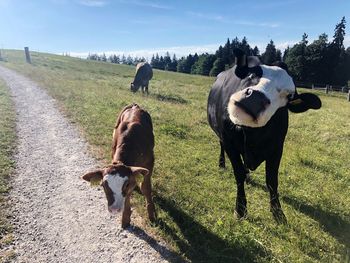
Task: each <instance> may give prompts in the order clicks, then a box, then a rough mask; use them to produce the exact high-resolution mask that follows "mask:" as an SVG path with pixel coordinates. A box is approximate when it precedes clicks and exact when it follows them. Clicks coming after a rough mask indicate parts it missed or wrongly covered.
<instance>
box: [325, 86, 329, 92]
mask: <svg viewBox="0 0 350 263" xmlns="http://www.w3.org/2000/svg"><path fill="white" fill-rule="evenodd" d="M328 89H329V86H328V85H326V94H328Z"/></svg>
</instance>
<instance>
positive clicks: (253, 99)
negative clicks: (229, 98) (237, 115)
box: [235, 88, 271, 119]
mask: <svg viewBox="0 0 350 263" xmlns="http://www.w3.org/2000/svg"><path fill="white" fill-rule="evenodd" d="M270 104H271V101H270V100H269V99H268V98H267V97H266V96H265V94H264V93H262V92H260V91H257V90H253V89H250V88H247V89H245V91H244V93H243V95H242V97H241V99H240V100H239V101H235V105H236V106H237V107H239V108H241V109H242V110H244V111H245V112H246V113H247V114H249V115H250V116H251V117H252V118H253V119H257V118H258V117H259V115H260V113H261V112H263V111H264V110H265V109H266V108H267V106H268V105H270Z"/></svg>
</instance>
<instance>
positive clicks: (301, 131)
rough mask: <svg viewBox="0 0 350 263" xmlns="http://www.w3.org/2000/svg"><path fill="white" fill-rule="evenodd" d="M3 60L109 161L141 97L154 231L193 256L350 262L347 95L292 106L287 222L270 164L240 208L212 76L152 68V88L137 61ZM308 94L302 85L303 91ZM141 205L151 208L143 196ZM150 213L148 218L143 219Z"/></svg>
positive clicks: (10, 55)
mask: <svg viewBox="0 0 350 263" xmlns="http://www.w3.org/2000/svg"><path fill="white" fill-rule="evenodd" d="M3 54H4V55H5V57H6V59H7V62H1V65H4V66H6V67H9V68H12V69H15V70H17V71H18V72H20V73H22V74H24V75H26V76H29V77H30V78H32V79H33V80H35V81H36V82H38V83H39V84H40V85H41V86H43V87H45V88H47V90H48V92H49V93H50V94H51V95H52V96H53V97H55V98H56V99H57V100H58V102H59V104H60V106H61V108H62V110H63V111H64V112H65V114H66V115H67V116H68V117H69V118H70V119H71V120H72V121H73V122H75V123H77V124H78V125H79V127H81V130H82V133H83V134H84V136H85V137H86V138H87V139H88V141H89V142H90V144H91V145H92V152H93V153H94V155H95V156H96V157H98V158H101V159H103V160H105V161H106V162H109V161H110V143H111V133H112V129H113V125H114V122H115V119H116V116H117V114H118V113H119V111H120V110H121V109H122V108H123V107H124V106H125V105H127V104H130V103H132V102H136V103H138V104H140V105H141V106H143V107H144V108H146V109H147V110H148V111H149V112H150V114H151V116H152V118H153V122H154V133H155V138H156V147H155V154H156V164H155V171H154V176H153V186H154V192H155V193H154V195H155V197H154V198H155V202H156V206H157V209H158V215H159V223H158V225H157V226H155V227H154V229H155V231H157V233H158V234H159V235H161V236H163V237H164V238H166V239H167V240H168V241H169V242H170V243H171V244H172V246H173V247H174V249H175V250H176V251H177V252H178V253H180V254H182V255H183V256H184V258H186V259H187V260H189V261H192V262H347V261H349V260H350V245H349V244H350V195H349V193H350V161H349V157H350V121H349V117H350V103H349V102H347V101H346V99H345V96H340V95H332V96H326V95H325V94H322V93H318V94H319V95H320V97H321V99H322V102H323V107H322V109H321V110H319V111H309V112H307V113H304V114H290V129H289V133H288V135H287V140H286V143H285V148H284V155H283V159H282V163H281V167H280V176H279V178H280V186H279V190H280V199H281V203H282V207H283V208H284V212H285V214H286V216H287V218H288V224H286V225H277V224H276V223H275V221H274V220H273V219H272V215H271V214H270V212H269V194H268V193H267V192H266V189H265V184H264V182H265V178H264V165H262V166H261V167H260V168H259V169H258V170H257V171H255V172H254V173H253V174H252V175H253V180H254V183H253V184H252V185H249V186H247V190H246V193H247V198H248V218H247V219H246V220H243V221H237V220H236V219H235V218H234V216H233V210H234V204H235V193H236V185H235V180H234V176H233V174H232V169H231V168H230V167H228V168H227V169H225V170H222V169H219V168H218V157H219V143H218V140H217V138H216V136H215V135H214V133H213V132H212V131H211V130H210V128H209V126H208V124H207V119H206V100H207V96H208V92H209V89H210V86H211V85H212V83H213V81H214V79H213V78H209V77H202V76H193V75H185V74H178V73H172V72H163V71H157V70H155V71H154V77H153V79H152V81H151V82H150V95H149V96H143V95H142V94H141V93H137V94H132V93H131V92H130V90H129V87H130V82H131V81H132V78H133V75H134V71H135V69H134V67H129V66H123V65H113V64H109V63H103V62H93V61H86V60H80V59H75V58H69V57H63V56H55V55H49V54H39V53H35V52H33V53H32V61H33V65H29V64H25V63H24V57H23V54H22V52H19V51H5V52H3ZM300 91H301V92H302V90H300ZM142 201H143V200H142V199H140V198H139V197H137V196H136V203H137V204H138V210H139V212H140V213H141V214H145V211H144V210H143V209H142V205H140V204H141V202H142ZM145 218H146V217H145Z"/></svg>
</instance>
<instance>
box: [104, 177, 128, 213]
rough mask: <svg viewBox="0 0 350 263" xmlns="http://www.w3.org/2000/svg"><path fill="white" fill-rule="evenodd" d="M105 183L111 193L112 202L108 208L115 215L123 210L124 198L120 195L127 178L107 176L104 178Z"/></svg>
mask: <svg viewBox="0 0 350 263" xmlns="http://www.w3.org/2000/svg"><path fill="white" fill-rule="evenodd" d="M104 180H105V181H107V183H108V186H109V188H110V189H111V190H112V192H113V197H114V202H113V204H112V205H111V206H110V207H109V211H110V212H111V213H117V212H119V211H122V210H123V208H124V201H125V197H124V196H123V194H122V188H123V185H124V183H125V182H126V181H127V180H128V177H127V176H125V177H122V176H120V174H119V173H116V174H107V175H105V178H104Z"/></svg>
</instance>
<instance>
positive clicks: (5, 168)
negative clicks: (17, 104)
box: [0, 79, 16, 262]
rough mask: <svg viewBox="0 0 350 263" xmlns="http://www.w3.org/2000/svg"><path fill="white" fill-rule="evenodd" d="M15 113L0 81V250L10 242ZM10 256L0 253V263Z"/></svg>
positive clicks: (7, 93) (5, 89)
mask: <svg viewBox="0 0 350 263" xmlns="http://www.w3.org/2000/svg"><path fill="white" fill-rule="evenodd" d="M15 117H16V115H15V112H14V108H13V105H12V103H11V100H10V95H9V91H8V89H7V87H6V86H5V83H4V82H3V81H2V80H1V79H0V250H1V249H2V248H3V247H4V246H6V245H7V244H9V243H10V242H11V241H12V235H11V225H10V223H9V221H8V218H7V216H8V211H7V205H8V203H7V200H6V197H7V194H8V191H9V184H8V181H9V175H10V173H11V171H12V169H13V168H14V162H13V160H12V154H13V152H14V147H15V137H16V136H15V135H16V133H15ZM11 256H12V251H7V252H6V253H5V254H1V253H0V262H5V261H6V260H8V259H9V258H10V257H11Z"/></svg>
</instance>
